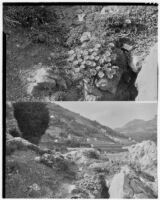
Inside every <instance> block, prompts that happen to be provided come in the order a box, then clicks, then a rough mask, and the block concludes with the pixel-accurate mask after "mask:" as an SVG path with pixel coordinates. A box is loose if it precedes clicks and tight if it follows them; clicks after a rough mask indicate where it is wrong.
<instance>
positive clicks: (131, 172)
mask: <svg viewBox="0 0 160 200" xmlns="http://www.w3.org/2000/svg"><path fill="white" fill-rule="evenodd" d="M6 111H7V112H6V125H7V133H6V166H5V197H6V198H56V199H58V198H64V199H66V198H68V199H70V198H73V199H74V198H76V199H77V198H80V199H81V198H83V199H88V198H89V199H95V198H98V199H100V198H103V199H109V198H111V199H112V198H116V199H123V198H126V199H128V198H131V199H141V198H143V199H144V198H145V199H148V198H149V199H154V198H157V197H158V185H157V182H158V181H157V104H156V103H138V104H135V103H126V102H123V103H114V102H111V103H107V102H102V103H101V102H100V103H99V102H94V103H89V102H86V103H83V102H66V103H65V102H59V103H58V102H57V103H43V102H14V103H12V102H7V110H6ZM122 113H123V114H122Z"/></svg>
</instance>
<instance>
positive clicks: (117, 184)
mask: <svg viewBox="0 0 160 200" xmlns="http://www.w3.org/2000/svg"><path fill="white" fill-rule="evenodd" d="M123 184H124V173H123V172H122V171H121V172H120V173H119V174H117V175H116V176H114V178H113V179H112V182H111V186H110V189H109V193H110V198H111V199H116V198H118V199H121V198H123Z"/></svg>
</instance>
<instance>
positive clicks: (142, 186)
mask: <svg viewBox="0 0 160 200" xmlns="http://www.w3.org/2000/svg"><path fill="white" fill-rule="evenodd" d="M109 194H110V198H111V199H112V198H119V199H120V198H121V199H122V198H127V199H129V198H131V199H133V198H146V199H148V198H156V197H157V193H155V191H154V190H153V189H152V188H151V187H150V185H148V183H147V182H146V180H144V179H142V178H141V176H139V175H138V174H137V173H136V172H135V171H134V170H132V169H131V168H130V167H128V166H124V167H123V168H122V169H121V171H120V173H118V174H116V175H115V176H114V177H113V179H112V181H111V183H110V188H109Z"/></svg>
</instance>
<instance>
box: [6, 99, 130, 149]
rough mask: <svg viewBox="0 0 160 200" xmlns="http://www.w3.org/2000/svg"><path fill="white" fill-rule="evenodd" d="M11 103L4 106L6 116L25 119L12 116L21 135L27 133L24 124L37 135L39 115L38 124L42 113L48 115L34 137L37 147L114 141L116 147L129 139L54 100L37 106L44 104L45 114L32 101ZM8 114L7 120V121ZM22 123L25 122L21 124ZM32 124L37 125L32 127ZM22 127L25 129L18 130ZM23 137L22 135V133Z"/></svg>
mask: <svg viewBox="0 0 160 200" xmlns="http://www.w3.org/2000/svg"><path fill="white" fill-rule="evenodd" d="M31 104H33V105H31ZM41 104H43V103H41ZM13 105H14V106H13V107H14V109H8V110H7V112H8V114H7V115H8V116H12V118H14V117H16V116H20V115H22V116H23V117H24V118H25V120H20V119H18V118H17V119H16V120H17V122H18V123H21V124H18V126H19V128H20V131H21V132H22V135H24V134H25V133H28V127H30V128H31V127H32V128H33V130H30V132H31V131H32V132H34V133H36V134H39V133H40V132H39V128H40V127H39V125H38V124H37V120H38V119H40V118H41V122H42V123H41V125H42V124H44V119H46V116H47V117H48V118H49V119H48V122H47V124H48V125H47V126H48V127H46V128H45V131H43V134H42V135H40V136H38V135H36V137H38V140H39V145H40V146H44V147H47V148H55V147H58V148H59V147H62V146H63V147H78V146H79V147H80V146H90V145H94V146H96V147H97V146H98V147H101V146H103V147H106V146H107V145H115V144H116V145H117V144H118V148H119V146H121V145H122V144H124V143H125V144H126V143H129V142H130V141H129V140H128V137H126V136H123V135H122V134H119V133H117V132H116V131H114V130H112V129H111V128H109V127H107V126H104V125H101V124H100V123H98V122H97V121H92V120H89V119H87V118H85V117H83V116H81V115H80V114H77V113H74V112H71V111H69V110H67V109H65V108H63V107H61V106H59V105H57V104H55V103H48V104H46V103H44V104H43V105H39V106H40V107H46V108H47V110H48V114H47V115H46V116H44V117H43V112H42V109H40V108H39V106H37V109H38V110H36V108H35V105H34V103H33V102H24V103H16V104H13ZM15 109H16V110H15ZM17 109H19V111H17ZM44 109H45V108H44ZM13 112H14V114H13ZM17 112H21V114H18V115H16V116H15V113H17ZM22 112H23V113H22ZM9 113H11V114H9ZM45 113H47V111H45ZM36 115H37V117H36ZM8 116H7V122H8V123H9V117H8ZM40 116H41V117H40ZM24 122H25V124H23V123H24ZM27 123H28V125H27ZM36 124H37V125H36ZM8 126H9V125H8ZM36 126H38V127H37V128H36ZM22 127H23V129H25V130H21V128H22ZM11 128H12V127H11ZM13 128H14V127H13ZM9 132H10V133H12V132H13V131H12V130H10V131H9ZM23 137H24V136H23ZM24 138H26V136H25V137H24ZM29 138H30V139H28V140H29V141H31V142H33V141H32V140H33V139H34V138H33V137H32V135H29ZM102 143H103V144H102ZM120 148H121V147H120Z"/></svg>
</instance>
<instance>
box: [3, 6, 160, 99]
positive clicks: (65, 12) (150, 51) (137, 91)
mask: <svg viewBox="0 0 160 200" xmlns="http://www.w3.org/2000/svg"><path fill="white" fill-rule="evenodd" d="M157 21H158V4H145V3H144V4H140V5H139V4H137V5H136V4H133V5H132V4H127V5H126V4H125V5H123V4H120V5H118V4H117V5H116V4H112V5H107V4H104V5H103V4H100V3H99V4H96V5H94V4H93V5H92V4H88V5H87V4H80V5H78V4H75V5H74V4H72V3H71V4H67V5H65V4H64V5H63V4H61V5H58V4H47V3H46V4H45V3H44V4H43V3H41V4H36V3H35V4H32V3H30V4H23V3H21V4H20V3H4V4H3V29H4V30H3V32H4V39H3V40H4V43H5V47H6V63H5V65H6V66H5V68H6V98H7V100H8V101H46V102H48V101H156V100H157V90H158V85H157V80H158V79H157V75H158V72H157V71H158V69H157V68H158V51H157V40H158V32H157V30H158V24H157Z"/></svg>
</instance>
